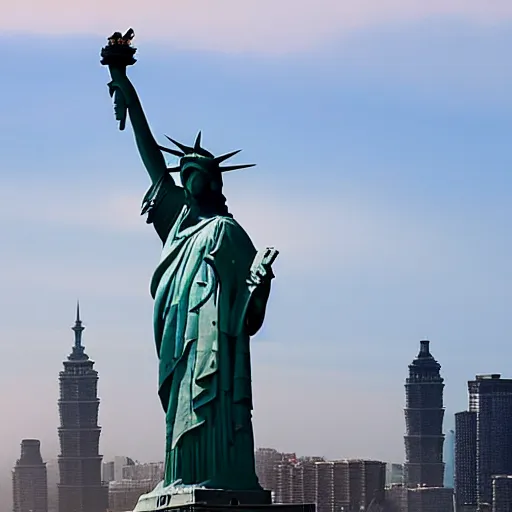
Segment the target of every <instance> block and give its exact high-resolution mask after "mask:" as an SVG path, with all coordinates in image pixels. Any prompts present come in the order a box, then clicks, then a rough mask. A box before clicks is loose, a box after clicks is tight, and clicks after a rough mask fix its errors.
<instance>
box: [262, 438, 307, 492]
mask: <svg viewBox="0 0 512 512" xmlns="http://www.w3.org/2000/svg"><path fill="white" fill-rule="evenodd" d="M296 458H297V456H296V455H295V454H294V453H293V454H284V453H281V452H278V451H277V450H274V449H273V448H258V449H257V450H256V452H255V454H254V459H255V462H256V474H257V475H258V480H259V482H260V485H261V486H262V487H263V489H266V490H268V491H272V492H276V489H277V481H276V478H277V466H279V464H281V463H283V462H285V461H287V460H290V459H292V460H295V459H296Z"/></svg>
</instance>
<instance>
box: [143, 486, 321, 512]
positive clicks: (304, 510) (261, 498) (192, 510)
mask: <svg viewBox="0 0 512 512" xmlns="http://www.w3.org/2000/svg"><path fill="white" fill-rule="evenodd" d="M167 511H173V512H178V511H180V512H315V505H312V504H307V505H303V504H272V498H271V493H270V491H264V490H261V491H229V490H220V489H219V490H217V489H206V488H201V487H193V486H183V487H173V486H169V487H163V485H162V483H160V484H159V485H157V487H156V488H155V489H154V490H153V491H151V492H150V493H147V494H143V495H142V496H141V497H140V498H139V501H138V502H137V505H136V506H135V509H134V510H133V512H167Z"/></svg>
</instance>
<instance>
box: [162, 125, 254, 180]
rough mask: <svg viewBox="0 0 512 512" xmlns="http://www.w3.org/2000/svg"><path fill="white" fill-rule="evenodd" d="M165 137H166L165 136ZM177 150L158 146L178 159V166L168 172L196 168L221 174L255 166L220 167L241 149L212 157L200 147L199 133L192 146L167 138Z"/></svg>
mask: <svg viewBox="0 0 512 512" xmlns="http://www.w3.org/2000/svg"><path fill="white" fill-rule="evenodd" d="M166 137H167V135H166ZM167 138H168V139H169V140H170V141H171V142H172V143H173V144H174V145H175V146H176V147H177V148H178V149H179V151H178V150H176V149H169V148H165V147H163V146H159V148H160V150H161V151H164V152H165V153H170V154H171V155H174V156H177V157H179V159H180V163H179V165H177V166H175V167H169V168H168V169H167V170H168V171H169V172H182V171H184V170H185V169H186V168H187V167H197V168H199V169H201V170H203V171H206V172H211V173H222V172H227V171H236V170H237V169H246V168H247V167H254V165H255V164H242V165H226V166H221V165H220V164H221V163H222V162H225V161H226V160H228V159H229V158H231V157H232V156H235V155H236V154H237V153H240V151H241V149H239V150H237V151H232V152H231V153H226V154H224V155H220V156H214V155H213V154H212V153H210V152H209V151H208V150H206V149H204V148H203V147H201V132H199V133H198V134H197V137H196V141H195V143H194V146H193V147H192V146H185V145H184V144H181V143H180V142H177V141H175V140H174V139H171V138H170V137H167Z"/></svg>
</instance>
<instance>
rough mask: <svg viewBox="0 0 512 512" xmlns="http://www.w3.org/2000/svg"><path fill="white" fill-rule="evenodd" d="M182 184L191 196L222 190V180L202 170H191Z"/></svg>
mask: <svg viewBox="0 0 512 512" xmlns="http://www.w3.org/2000/svg"><path fill="white" fill-rule="evenodd" d="M183 186H184V187H185V189H186V190H187V192H188V193H189V194H190V195H191V196H193V197H201V196H205V195H210V194H212V193H221V192H222V180H221V179H216V178H215V177H214V176H212V175H211V174H209V173H207V172H204V171H199V170H197V171H192V172H191V173H190V174H188V176H186V178H185V182H184V183H183Z"/></svg>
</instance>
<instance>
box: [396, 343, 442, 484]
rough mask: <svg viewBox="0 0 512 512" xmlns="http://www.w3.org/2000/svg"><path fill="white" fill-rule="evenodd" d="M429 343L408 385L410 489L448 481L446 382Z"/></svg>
mask: <svg viewBox="0 0 512 512" xmlns="http://www.w3.org/2000/svg"><path fill="white" fill-rule="evenodd" d="M429 344H430V342H429V341H427V340H424V341H421V342H420V351H419V354H418V356H417V357H416V359H414V361H413V362H412V363H411V364H410V365H409V376H408V378H407V379H406V383H405V397H406V398H405V425H406V434H405V437H404V440H405V464H404V482H405V485H406V486H407V487H409V488H414V487H417V486H424V487H442V486H443V480H444V464H443V444H444V434H443V418H444V406H443V389H444V381H443V378H442V377H441V374H440V370H441V365H440V364H439V363H438V362H437V361H436V360H435V359H434V358H433V356H432V354H431V353H430V347H429Z"/></svg>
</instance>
